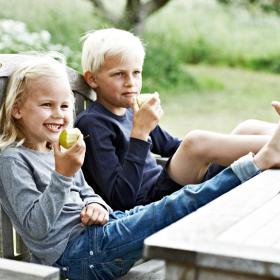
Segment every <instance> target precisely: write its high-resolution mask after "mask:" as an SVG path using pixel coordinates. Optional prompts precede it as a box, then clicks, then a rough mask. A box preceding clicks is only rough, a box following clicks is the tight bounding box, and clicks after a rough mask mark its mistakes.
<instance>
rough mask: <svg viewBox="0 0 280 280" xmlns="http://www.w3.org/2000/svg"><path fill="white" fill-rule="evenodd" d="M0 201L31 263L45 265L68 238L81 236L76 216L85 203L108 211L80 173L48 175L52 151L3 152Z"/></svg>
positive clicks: (80, 227)
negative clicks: (73, 174) (24, 245)
mask: <svg viewBox="0 0 280 280" xmlns="http://www.w3.org/2000/svg"><path fill="white" fill-rule="evenodd" d="M0 202H1V204H2V206H3V208H4V210H5V212H6V213H7V214H8V216H9V217H10V219H11V221H12V223H13V225H14V227H15V229H16V231H17V232H18V233H19V234H20V235H21V237H22V239H23V241H24V242H25V244H26V245H27V247H28V248H29V250H30V252H31V254H32V258H33V261H34V262H37V263H41V264H47V265H51V264H53V263H54V262H55V261H56V260H57V259H58V258H59V257H60V256H61V254H62V253H63V251H64V250H65V247H66V245H67V242H68V241H69V239H70V238H73V237H75V236H77V235H78V234H79V233H81V232H82V231H83V226H82V225H81V220H80V213H81V210H82V208H83V207H84V206H85V205H87V204H88V203H92V202H96V203H99V204H101V205H103V206H104V207H106V208H107V209H108V210H109V206H107V204H106V203H105V202H104V201H103V200H102V199H101V198H100V197H99V196H98V195H97V194H95V193H94V191H93V189H92V188H91V187H90V186H89V185H88V184H87V183H86V181H85V179H84V176H83V174H82V172H81V171H79V172H77V173H76V174H75V176H74V177H65V176H63V175H61V174H59V173H57V172H55V170H54V156H53V153H52V152H49V153H41V152H37V151H33V150H30V149H27V148H25V147H22V146H21V147H17V148H12V147H10V148H7V149H6V150H4V151H3V152H2V154H1V156H0Z"/></svg>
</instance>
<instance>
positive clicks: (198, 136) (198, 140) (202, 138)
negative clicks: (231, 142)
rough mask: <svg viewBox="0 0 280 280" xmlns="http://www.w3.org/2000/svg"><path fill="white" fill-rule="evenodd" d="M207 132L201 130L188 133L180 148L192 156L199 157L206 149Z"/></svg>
mask: <svg viewBox="0 0 280 280" xmlns="http://www.w3.org/2000/svg"><path fill="white" fill-rule="evenodd" d="M207 139H208V137H207V132H206V131H203V130H192V131H190V132H189V133H188V134H187V135H186V136H185V138H184V139H183V141H182V144H181V145H182V147H183V148H184V149H185V150H186V151H187V152H188V153H189V154H190V153H191V154H192V155H194V156H201V155H203V154H204V153H205V150H206V149H207V144H206V142H207Z"/></svg>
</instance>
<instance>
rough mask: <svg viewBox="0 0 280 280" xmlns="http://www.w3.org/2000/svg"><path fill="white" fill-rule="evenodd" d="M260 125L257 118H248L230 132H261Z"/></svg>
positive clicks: (247, 133)
mask: <svg viewBox="0 0 280 280" xmlns="http://www.w3.org/2000/svg"><path fill="white" fill-rule="evenodd" d="M261 127H262V126H261V125H260V121H259V120H255V119H248V120H246V121H243V122H241V123H240V124H238V125H237V126H236V127H235V128H234V129H233V131H232V134H240V135H242V134H245V135H249V134H250V135H253V134H262V131H261Z"/></svg>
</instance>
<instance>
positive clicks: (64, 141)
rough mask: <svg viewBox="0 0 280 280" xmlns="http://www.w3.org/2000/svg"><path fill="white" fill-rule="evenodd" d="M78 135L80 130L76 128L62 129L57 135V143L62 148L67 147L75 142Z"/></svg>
mask: <svg viewBox="0 0 280 280" xmlns="http://www.w3.org/2000/svg"><path fill="white" fill-rule="evenodd" d="M80 135H81V131H80V130H79V129H78V128H67V129H64V130H63V131H62V132H61V133H60V135H59V144H60V145H61V146H62V147H63V148H65V149H69V148H70V147H72V146H73V145H74V144H75V143H76V142H77V140H78V138H79V136H80Z"/></svg>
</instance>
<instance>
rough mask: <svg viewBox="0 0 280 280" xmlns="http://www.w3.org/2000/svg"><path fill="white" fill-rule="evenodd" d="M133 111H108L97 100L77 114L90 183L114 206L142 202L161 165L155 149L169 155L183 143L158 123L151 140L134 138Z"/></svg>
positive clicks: (84, 168) (163, 154) (85, 172)
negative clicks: (84, 143)
mask: <svg viewBox="0 0 280 280" xmlns="http://www.w3.org/2000/svg"><path fill="white" fill-rule="evenodd" d="M132 123H133V113H132V111H131V110H130V109H128V110H127V111H126V113H125V114H124V115H123V116H117V115H115V114H113V113H111V112H110V111H108V110H107V109H106V108H105V107H104V106H102V105H101V104H100V103H98V102H94V103H93V104H92V105H91V106H90V107H89V108H88V109H87V110H85V111H84V112H82V113H81V114H79V115H78V117H77V120H76V126H77V127H78V128H79V129H80V130H81V131H82V133H83V135H84V136H86V135H89V137H87V138H86V139H85V142H86V149H87V150H86V156H85V161H84V164H83V167H82V168H83V172H84V175H85V178H86V180H87V182H88V184H89V185H91V186H92V187H93V188H94V190H95V191H96V192H97V193H98V194H99V195H101V197H102V198H103V199H105V200H106V201H107V202H108V204H109V205H110V206H111V207H112V208H114V209H115V210H118V209H119V210H124V209H130V208H132V207H133V206H135V205H139V204H142V202H141V201H142V199H143V197H144V196H145V194H146V193H147V192H148V191H149V190H150V189H151V188H152V187H153V186H154V184H155V183H156V181H157V179H158V177H159V175H160V173H161V170H162V167H161V166H159V165H157V163H156V160H155V158H154V156H153V155H152V153H154V154H158V155H161V156H164V157H170V156H171V155H173V153H174V152H175V151H176V149H177V148H178V146H179V145H180V140H179V139H177V138H174V137H172V136H171V135H170V134H168V133H167V132H166V131H164V130H163V129H161V128H160V127H159V126H157V127H156V128H155V129H154V130H153V131H152V132H151V133H150V137H149V139H148V141H147V142H146V141H143V140H140V139H136V138H131V137H130V134H131V129H132Z"/></svg>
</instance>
